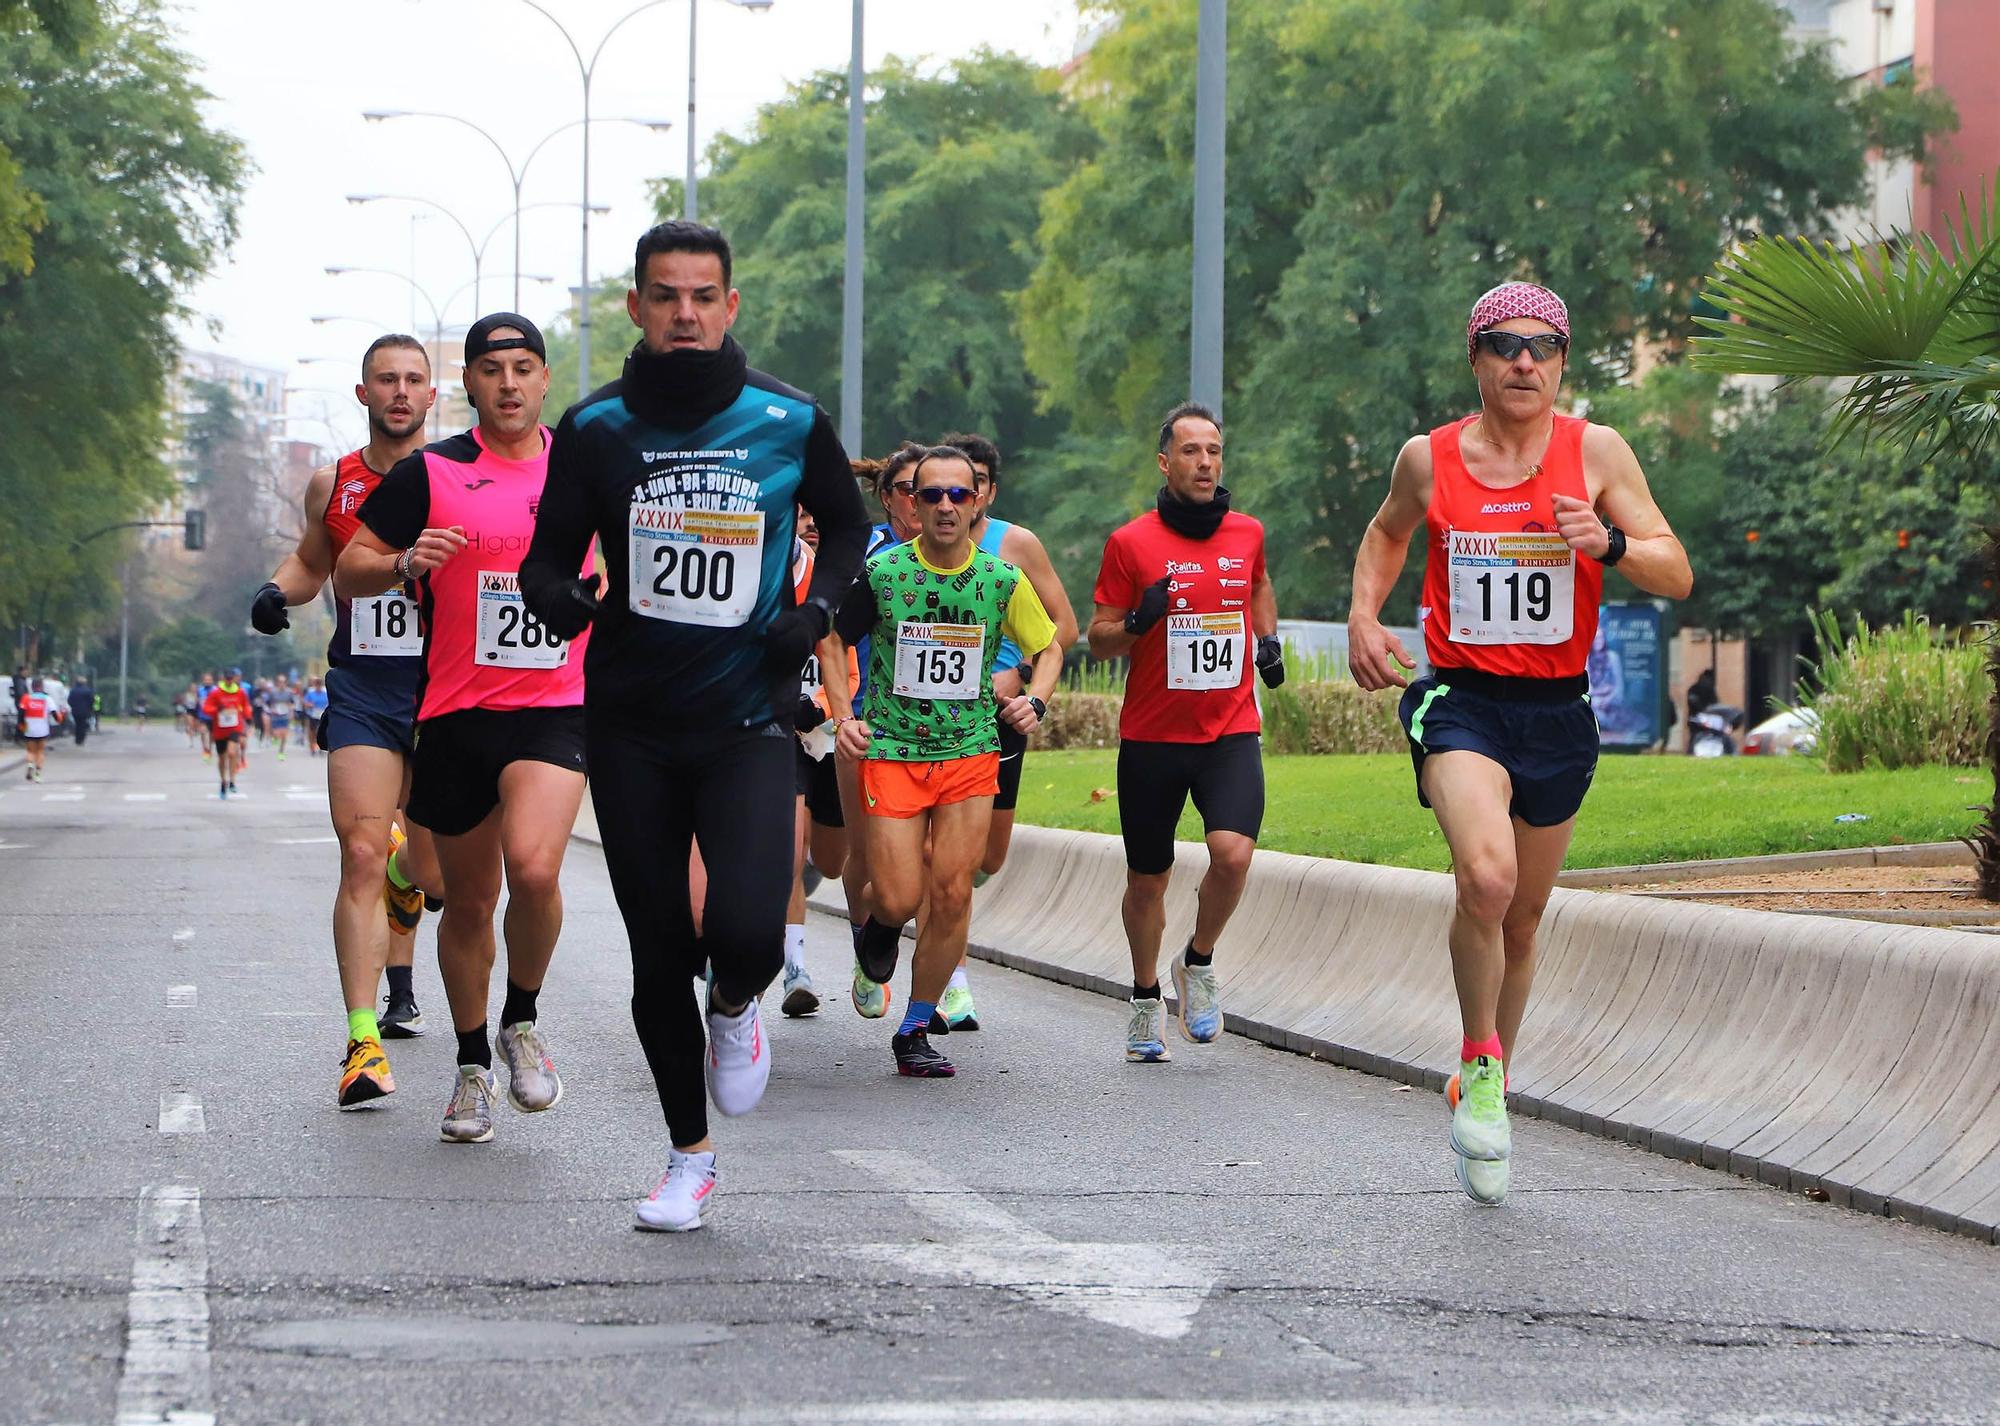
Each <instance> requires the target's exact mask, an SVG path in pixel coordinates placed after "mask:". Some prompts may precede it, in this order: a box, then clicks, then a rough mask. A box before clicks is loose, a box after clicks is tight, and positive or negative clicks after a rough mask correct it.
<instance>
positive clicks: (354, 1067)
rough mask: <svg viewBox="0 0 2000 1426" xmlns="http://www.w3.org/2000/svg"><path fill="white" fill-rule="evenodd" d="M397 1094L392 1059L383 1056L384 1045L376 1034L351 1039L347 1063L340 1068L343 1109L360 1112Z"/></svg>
mask: <svg viewBox="0 0 2000 1426" xmlns="http://www.w3.org/2000/svg"><path fill="white" fill-rule="evenodd" d="M395 1092H396V1077H395V1076H394V1075H392V1074H390V1073H389V1057H388V1056H387V1055H385V1054H383V1053H382V1042H381V1041H380V1040H378V1039H376V1038H375V1037H374V1036H373V1035H370V1036H369V1037H368V1038H367V1039H365V1040H349V1041H348V1042H347V1060H346V1062H345V1063H344V1064H342V1065H341V1067H340V1107H341V1108H342V1109H359V1108H360V1107H361V1106H362V1105H364V1104H369V1103H372V1102H373V1101H375V1100H377V1099H380V1098H382V1096H383V1095H385V1094H394V1093H395Z"/></svg>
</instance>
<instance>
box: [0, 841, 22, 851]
mask: <svg viewBox="0 0 2000 1426" xmlns="http://www.w3.org/2000/svg"><path fill="white" fill-rule="evenodd" d="M26 850H28V844H27V843H26V842H0V852H25V851H26Z"/></svg>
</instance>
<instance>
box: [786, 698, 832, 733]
mask: <svg viewBox="0 0 2000 1426" xmlns="http://www.w3.org/2000/svg"><path fill="white" fill-rule="evenodd" d="M825 721H826V710H825V709H824V708H822V707H820V706H819V703H818V702H817V701H816V700H815V699H811V698H807V697H806V696H805V695H804V694H800V695H799V708H798V712H796V713H794V714H793V715H792V726H793V727H794V728H797V729H798V730H799V731H800V732H801V733H810V732H811V731H812V730H813V729H815V728H817V727H818V726H819V725H820V724H822V723H824V722H825Z"/></svg>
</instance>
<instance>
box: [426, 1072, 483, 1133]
mask: <svg viewBox="0 0 2000 1426" xmlns="http://www.w3.org/2000/svg"><path fill="white" fill-rule="evenodd" d="M493 1088H494V1086H493V1071H492V1070H490V1069H484V1068H482V1067H481V1066H479V1065H460V1066H459V1067H458V1079H457V1080H456V1081H455V1082H454V1083H453V1084H452V1087H451V1099H450V1101H449V1102H448V1103H446V1105H445V1107H444V1122H443V1123H442V1124H440V1125H439V1126H438V1136H439V1137H440V1138H442V1139H443V1140H444V1141H445V1142H446V1143H448V1144H484V1143H486V1142H488V1141H489V1140H490V1139H492V1137H493Z"/></svg>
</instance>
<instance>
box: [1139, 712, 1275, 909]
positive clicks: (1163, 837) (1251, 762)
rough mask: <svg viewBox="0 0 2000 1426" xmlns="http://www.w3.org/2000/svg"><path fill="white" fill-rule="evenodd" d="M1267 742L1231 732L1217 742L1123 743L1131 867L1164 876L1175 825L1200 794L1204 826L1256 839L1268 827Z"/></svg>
mask: <svg viewBox="0 0 2000 1426" xmlns="http://www.w3.org/2000/svg"><path fill="white" fill-rule="evenodd" d="M1263 744H1264V740H1263V738H1262V737H1260V736H1259V735H1258V734H1256V733H1226V734H1224V735H1223V736H1222V737H1220V738H1217V739H1216V740H1215V741H1214V742H1212V743H1141V742H1130V741H1127V742H1121V743H1120V744H1119V745H1118V824H1119V830H1120V831H1122V832H1123V833H1124V836H1125V865H1126V866H1128V867H1130V868H1131V869H1132V870H1133V871H1136V872H1138V873H1139V874H1140V875H1142V876H1158V875H1159V874H1160V873H1161V872H1164V871H1168V870H1170V869H1171V868H1172V867H1173V864H1174V828H1175V827H1176V826H1178V825H1179V823H1180V820H1181V810H1182V809H1183V808H1185V807H1186V806H1187V800H1188V798H1189V797H1190V796H1192V797H1193V798H1194V805H1195V810H1196V811H1197V812H1199V813H1201V823H1202V830H1203V832H1204V834H1205V833H1208V832H1238V833H1241V834H1242V835H1243V836H1246V837H1249V838H1250V839H1251V840H1253V841H1254V840H1256V837H1257V834H1258V833H1259V832H1260V831H1262V830H1263V826H1264V758H1263Z"/></svg>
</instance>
